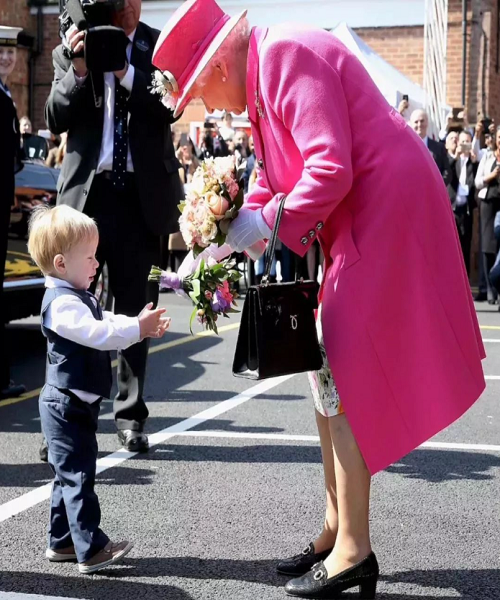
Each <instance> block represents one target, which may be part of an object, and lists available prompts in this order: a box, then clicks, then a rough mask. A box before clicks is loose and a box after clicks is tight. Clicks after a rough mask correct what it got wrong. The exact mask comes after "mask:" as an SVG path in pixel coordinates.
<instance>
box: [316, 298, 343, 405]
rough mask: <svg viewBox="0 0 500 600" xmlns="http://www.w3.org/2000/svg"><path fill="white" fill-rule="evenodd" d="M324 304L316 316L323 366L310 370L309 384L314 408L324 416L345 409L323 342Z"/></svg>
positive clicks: (320, 306)
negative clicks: (322, 317)
mask: <svg viewBox="0 0 500 600" xmlns="http://www.w3.org/2000/svg"><path fill="white" fill-rule="evenodd" d="M321 313H322V305H321V304H320V305H319V309H318V315H317V317H316V330H317V332H318V341H319V347H320V350H321V356H322V357H323V366H322V367H321V369H320V370H319V371H310V372H309V373H308V376H309V385H310V386H311V392H312V395H313V400H314V408H315V409H316V410H317V411H318V412H319V413H320V414H321V415H323V416H324V417H336V416H337V415H341V414H342V413H343V412H344V410H343V408H342V403H341V401H340V397H339V392H338V390H337V386H336V385H335V381H334V380H333V375H332V371H331V369H330V365H329V364H328V358H327V356H326V350H325V346H324V344H323V327H322V325H321Z"/></svg>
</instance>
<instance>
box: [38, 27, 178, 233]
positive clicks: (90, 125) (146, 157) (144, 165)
mask: <svg viewBox="0 0 500 600" xmlns="http://www.w3.org/2000/svg"><path fill="white" fill-rule="evenodd" d="M158 36H159V32H158V31H157V30H155V29H151V27H148V25H145V24H144V23H139V25H138V27H137V31H136V33H135V37H134V41H133V46H132V54H131V60H130V62H131V64H132V65H133V66H134V68H135V76H134V84H133V87H132V92H131V94H130V97H129V100H128V110H129V113H130V120H129V144H130V152H131V155H132V161H133V164H134V172H135V179H136V183H137V188H138V191H139V196H140V201H141V205H142V210H143V214H144V218H145V220H146V223H147V225H148V227H149V228H150V230H151V231H152V232H153V233H155V234H157V235H162V234H167V233H169V232H170V231H175V230H176V224H177V220H178V218H179V211H178V209H177V204H178V202H179V199H180V198H181V197H182V186H181V182H180V178H179V168H180V164H179V162H178V160H177V159H176V157H175V151H174V146H173V142H172V135H171V130H170V124H171V123H172V122H173V118H172V112H171V111H170V110H168V109H167V108H165V107H164V106H163V104H162V103H161V102H160V100H159V96H158V95H156V94H151V89H150V88H151V77H152V73H153V71H154V67H153V65H152V63H151V59H152V55H153V50H154V47H155V44H156V40H157V39H158ZM52 58H53V63H54V82H53V84H52V90H51V92H50V95H49V98H48V100H47V104H46V106H45V116H46V121H47V126H48V127H49V129H50V130H51V131H52V132H53V133H56V134H57V133H62V132H63V131H67V132H68V142H67V152H66V156H65V158H64V162H63V165H62V169H61V175H60V178H59V181H58V192H59V194H58V203H62V204H68V205H69V206H72V207H73V208H76V209H77V210H80V211H81V210H83V209H84V207H85V202H86V199H87V196H88V194H89V191H90V187H91V185H92V181H93V179H94V175H95V172H96V169H97V164H98V161H99V154H100V149H101V142H102V136H103V126H104V76H103V75H102V74H99V73H89V75H88V77H87V79H86V80H85V83H84V84H83V85H82V86H80V87H79V86H78V85H77V84H76V80H75V74H74V70H73V68H72V65H71V61H69V60H68V59H67V58H65V57H64V55H63V53H62V46H58V47H57V48H56V49H55V50H54V52H53V54H52Z"/></svg>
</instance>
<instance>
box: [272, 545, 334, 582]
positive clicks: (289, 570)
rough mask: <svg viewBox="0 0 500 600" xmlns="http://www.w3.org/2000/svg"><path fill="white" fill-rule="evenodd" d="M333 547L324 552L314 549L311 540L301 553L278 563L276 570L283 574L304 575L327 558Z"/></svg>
mask: <svg viewBox="0 0 500 600" xmlns="http://www.w3.org/2000/svg"><path fill="white" fill-rule="evenodd" d="M332 550H333V548H329V549H328V550H323V552H318V553H317V554H316V552H315V551H314V544H313V543H312V542H311V543H310V544H309V546H306V547H305V548H304V550H302V552H301V553H300V554H297V555H296V556H292V557H291V558H285V560H281V561H280V562H279V563H278V564H277V565H276V571H278V573H280V574H281V575H304V573H307V572H308V571H310V570H311V569H312V567H313V566H314V565H315V564H316V563H319V562H321V561H322V560H325V558H327V557H328V556H329V555H330V553H331V551H332Z"/></svg>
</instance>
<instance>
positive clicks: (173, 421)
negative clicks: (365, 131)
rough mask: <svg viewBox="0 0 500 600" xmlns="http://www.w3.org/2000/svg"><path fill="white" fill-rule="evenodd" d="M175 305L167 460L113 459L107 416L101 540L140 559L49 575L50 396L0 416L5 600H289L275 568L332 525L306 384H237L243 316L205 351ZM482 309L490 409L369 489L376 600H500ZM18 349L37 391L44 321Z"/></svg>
mask: <svg viewBox="0 0 500 600" xmlns="http://www.w3.org/2000/svg"><path fill="white" fill-rule="evenodd" d="M161 301H162V303H165V305H166V306H167V307H168V310H169V314H170V315H171V316H172V318H173V326H172V330H171V331H170V332H169V333H168V334H167V336H166V337H165V338H164V339H163V340H161V341H160V342H157V343H155V344H154V345H153V350H154V352H152V353H151V356H150V360H149V376H148V381H147V386H146V387H147V389H146V394H147V402H148V406H149V408H150V412H151V416H150V419H149V421H148V433H149V434H156V435H154V436H153V438H152V442H153V443H154V446H152V448H151V450H150V452H149V453H148V454H147V455H141V456H133V457H130V456H129V455H128V454H127V453H123V452H119V453H117V454H115V452H116V451H117V450H118V447H119V446H118V443H117V438H116V435H115V431H114V423H113V417H112V404H111V403H110V402H107V403H104V404H103V406H102V411H101V418H100V432H99V436H98V437H99V446H100V457H101V459H100V462H99V464H100V466H101V468H102V469H104V470H102V472H101V473H100V474H99V475H98V485H97V491H98V494H99V497H100V500H101V505H102V509H103V522H102V525H103V528H104V530H105V531H106V532H107V533H108V534H109V535H110V536H111V537H112V538H113V539H116V540H120V539H131V540H133V541H134V542H135V548H134V549H133V550H132V552H131V553H130V555H129V557H128V558H127V559H126V561H124V562H123V563H122V564H119V565H116V566H114V567H112V568H110V569H109V570H107V571H103V572H101V574H97V575H94V576H90V577H89V576H84V575H80V574H79V573H78V570H77V567H76V566H75V565H74V564H60V565H57V564H49V563H47V562H46V559H45V558H44V551H45V544H46V537H45V531H46V526H47V509H48V502H47V500H46V499H45V498H46V497H47V493H48V491H47V490H48V486H47V483H48V482H50V470H49V468H48V466H47V465H45V464H43V463H40V462H39V460H38V446H39V443H40V439H41V435H40V423H39V418H38V412H37V398H36V394H35V393H34V394H33V395H32V397H31V398H28V399H26V400H24V401H22V402H18V403H15V404H9V405H5V404H4V405H2V404H1V403H0V448H1V452H0V520H1V522H0V599H3V600H6V599H9V600H27V599H28V598H33V600H35V599H41V598H49V597H50V598H52V597H64V598H73V599H87V600H91V599H95V600H101V599H103V600H104V599H106V600H137V599H139V598H141V599H142V598H144V599H148V600H149V599H157V598H158V599H160V598H161V599H164V600H188V599H193V600H213V599H219V598H220V599H222V600H274V599H282V598H284V597H285V595H284V592H283V590H282V586H283V584H284V583H285V581H286V579H283V578H282V577H279V576H278V575H276V574H275V571H274V566H275V562H276V559H277V558H278V557H283V556H287V555H290V554H292V553H296V552H297V551H300V549H301V548H302V547H304V546H305V545H306V544H307V543H308V542H309V541H310V539H311V538H312V537H313V536H314V535H315V533H316V532H317V531H318V530H319V529H320V527H321V523H322V519H323V511H324V492H323V489H322V470H321V462H320V451H319V446H318V442H317V439H316V435H317V434H316V430H315V424H314V415H313V409H312V402H311V400H310V397H309V392H308V385H307V378H306V376H304V375H300V376H295V377H292V378H288V379H286V380H279V381H270V382H264V383H258V382H250V381H246V380H242V379H236V378H233V377H232V375H231V362H232V356H233V351H234V346H235V343H236V336H237V321H238V318H237V315H235V318H233V319H231V320H230V321H224V323H223V324H224V325H228V326H229V328H228V329H227V330H224V331H223V333H222V335H221V336H220V337H219V338H217V337H215V336H206V337H195V338H192V337H191V336H189V333H188V326H187V323H188V317H189V314H190V305H189V304H188V303H187V302H186V301H183V300H181V299H179V298H177V297H175V296H172V295H170V294H168V295H162V296H161ZM477 310H478V316H479V320H480V323H481V325H482V326H483V329H482V334H483V337H484V338H485V339H486V340H493V341H487V342H486V348H487V351H488V358H487V360H486V361H485V363H484V370H485V374H486V375H487V376H489V377H491V376H493V377H495V376H496V377H499V380H495V379H489V380H488V386H487V390H486V392H485V393H484V395H483V397H482V398H481V399H480V401H479V402H478V403H477V404H476V405H475V406H474V407H473V408H472V409H471V410H470V411H469V412H468V413H467V414H466V415H465V416H464V417H463V418H462V419H461V420H460V421H458V422H457V423H455V424H454V425H453V426H452V427H451V428H449V429H448V430H446V431H444V432H442V433H441V434H439V435H438V436H437V437H436V438H435V439H434V440H432V443H431V444H430V446H429V447H426V448H422V449H418V450H416V451H415V452H413V453H412V454H410V455H409V456H407V457H406V458H404V459H403V460H402V461H400V462H399V463H397V464H395V465H393V466H391V467H390V468H389V469H387V470H386V471H385V472H383V473H380V474H378V475H377V476H376V477H375V478H374V480H373V493H372V536H373V545H374V549H375V551H376V553H377V555H378V558H379V562H380V564H381V571H382V577H381V581H380V584H379V595H378V598H379V600H384V599H385V600H388V599H399V598H401V599H404V600H416V599H422V598H425V599H428V600H433V599H437V598H445V599H451V598H469V599H474V600H487V599H488V600H489V599H492V600H493V599H500V571H499V562H500V529H499V521H500V499H499V498H500V494H499V491H500V486H499V483H500V406H499V402H498V398H499V392H500V314H499V313H498V312H496V310H495V309H494V308H493V307H489V306H487V305H477ZM10 334H11V340H12V342H11V348H12V354H13V363H14V368H13V375H14V376H15V379H16V380H17V381H23V382H25V383H26V384H27V386H28V388H29V389H30V390H36V389H37V388H39V387H40V386H41V385H42V384H43V372H44V360H45V354H44V352H45V344H44V340H43V339H42V336H41V334H40V332H39V329H38V324H37V321H36V319H32V320H30V321H27V322H23V323H20V324H15V325H13V326H12V327H11V328H10ZM438 442H441V443H442V442H444V443H446V444H448V445H446V446H445V447H441V446H439V445H438V444H437V443H438ZM109 455H111V457H110V456H109ZM28 494H29V495H28ZM12 513H16V514H13V516H10V515H11V514H12ZM2 519H3V520H2ZM31 595H33V596H31ZM349 597H354V596H352V595H349V594H346V598H349Z"/></svg>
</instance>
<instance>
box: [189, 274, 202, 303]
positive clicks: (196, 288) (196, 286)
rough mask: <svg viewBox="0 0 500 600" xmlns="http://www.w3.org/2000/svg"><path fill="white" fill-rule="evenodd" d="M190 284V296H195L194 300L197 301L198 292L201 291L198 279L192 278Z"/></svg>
mask: <svg viewBox="0 0 500 600" xmlns="http://www.w3.org/2000/svg"><path fill="white" fill-rule="evenodd" d="M192 284H193V291H192V292H191V293H190V294H189V295H190V296H191V298H193V296H194V297H195V298H196V302H198V298H199V297H200V293H201V289H200V282H199V280H198V279H193V281H192Z"/></svg>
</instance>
